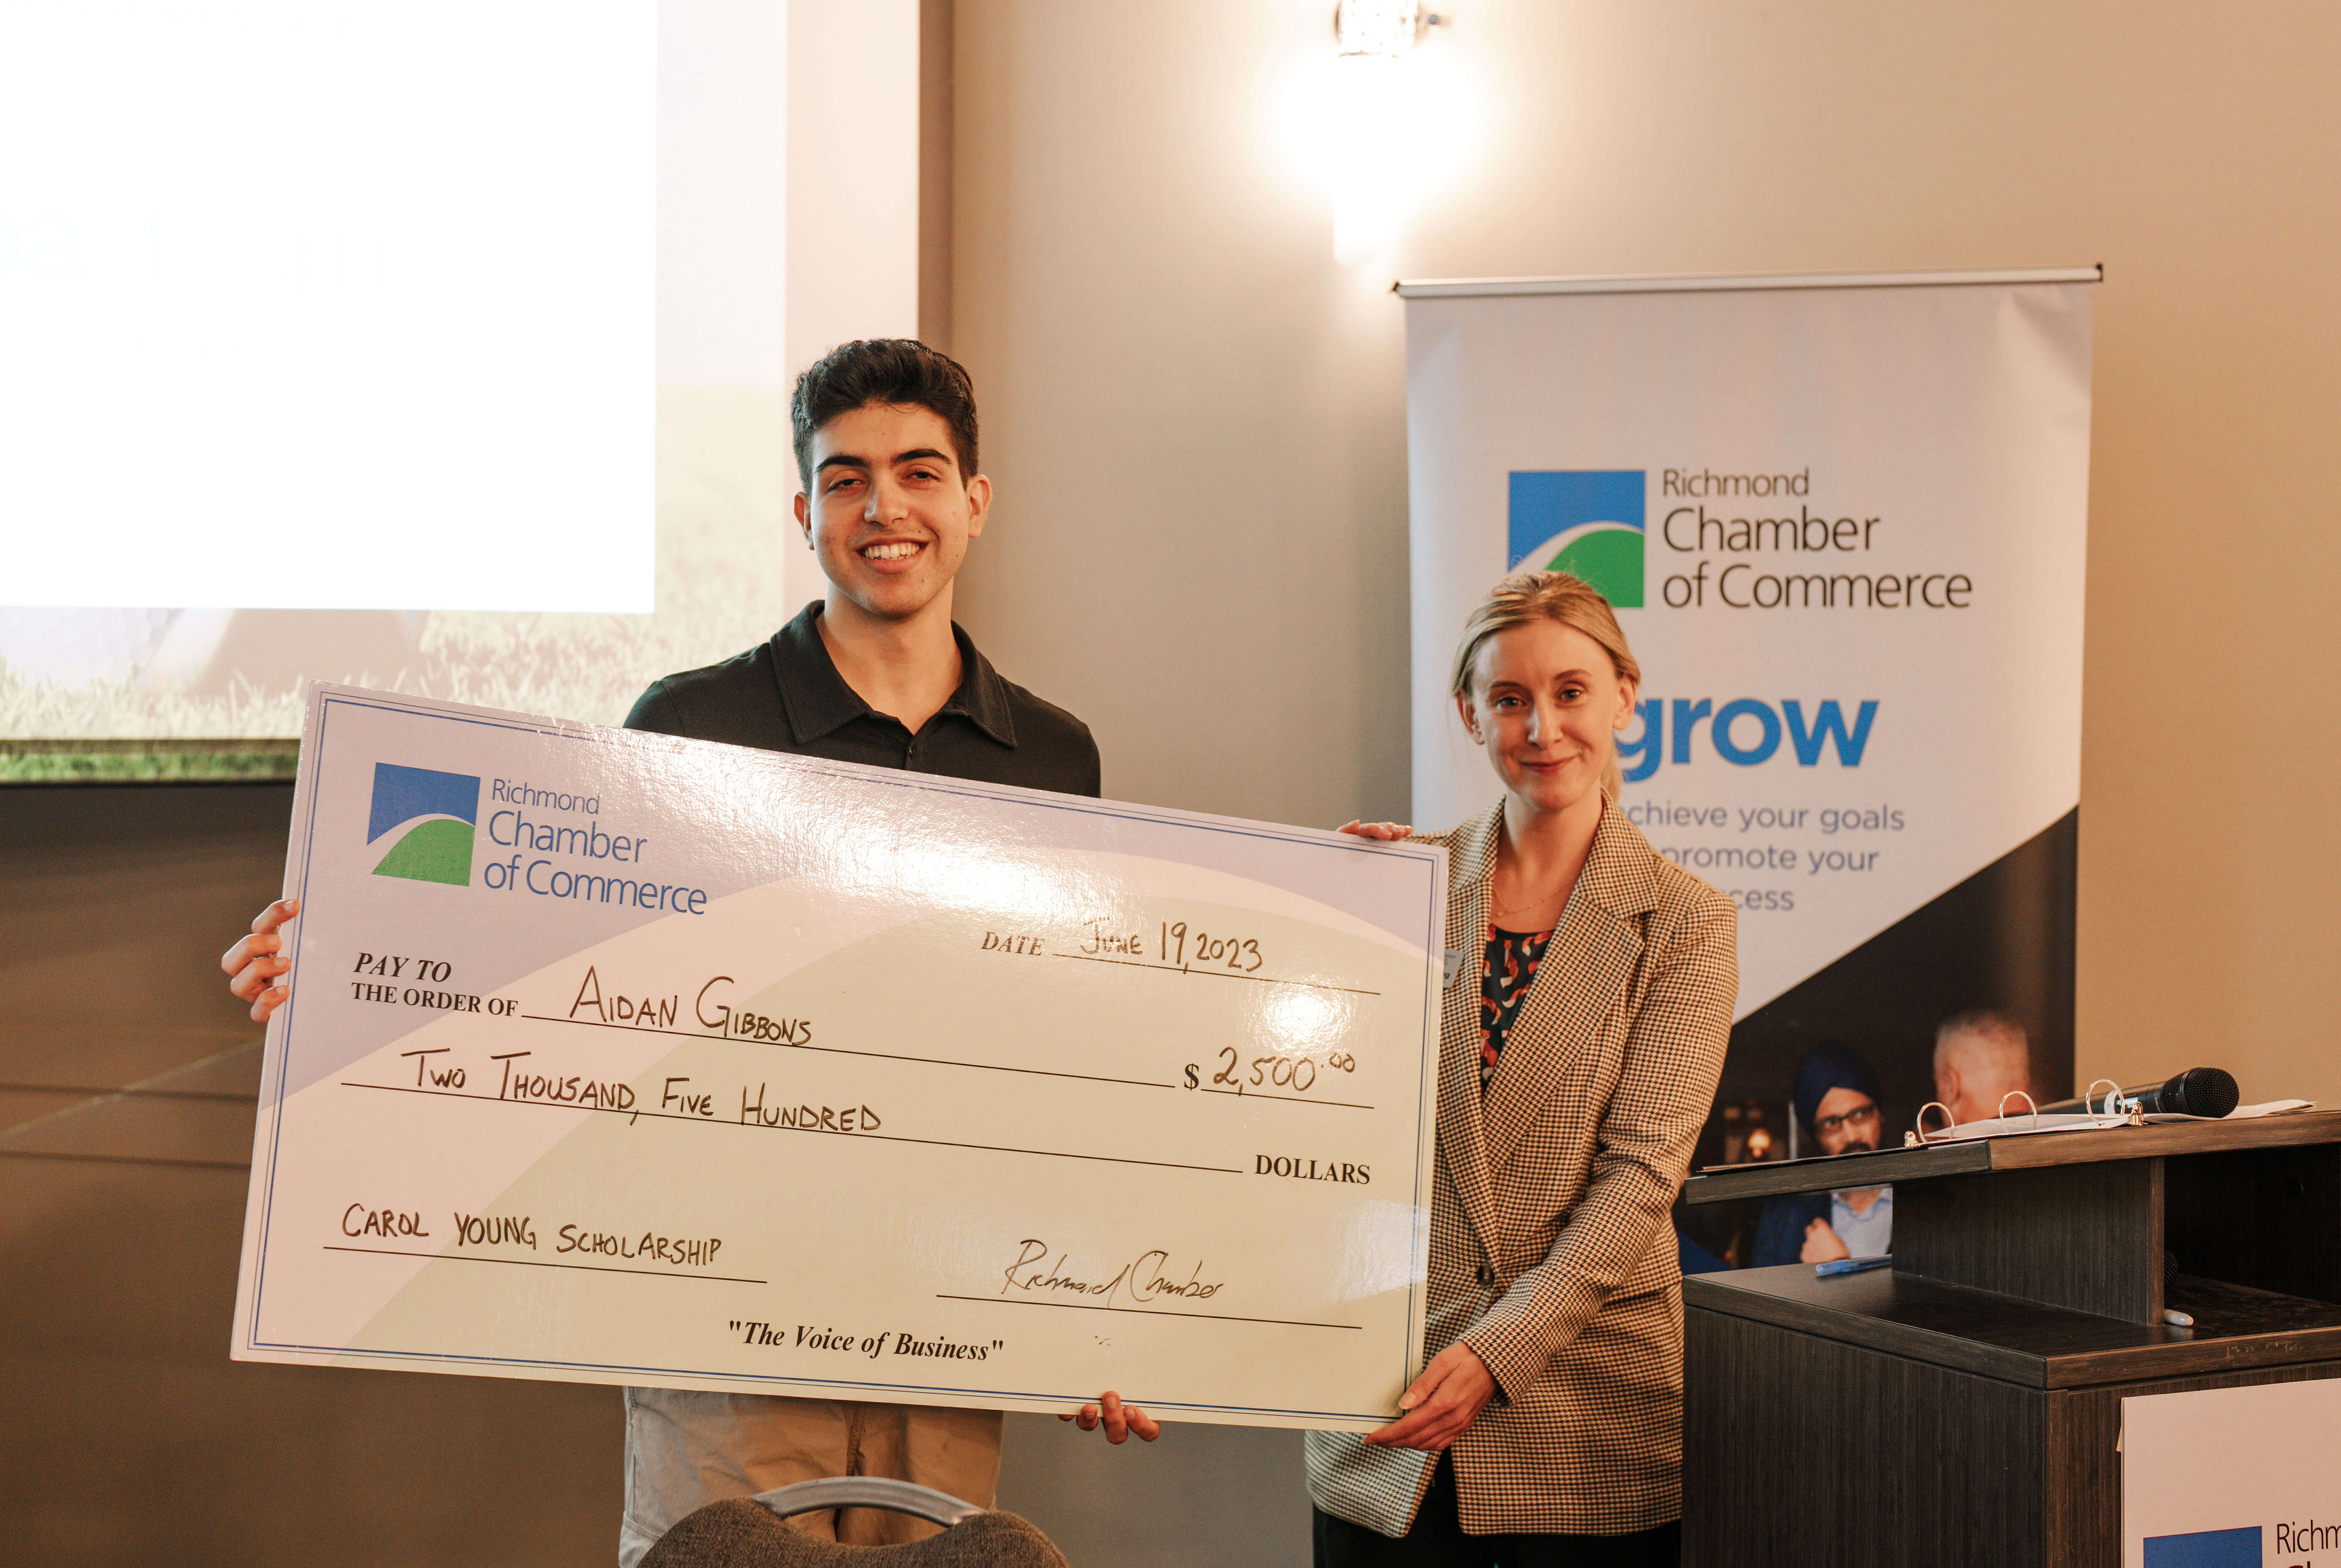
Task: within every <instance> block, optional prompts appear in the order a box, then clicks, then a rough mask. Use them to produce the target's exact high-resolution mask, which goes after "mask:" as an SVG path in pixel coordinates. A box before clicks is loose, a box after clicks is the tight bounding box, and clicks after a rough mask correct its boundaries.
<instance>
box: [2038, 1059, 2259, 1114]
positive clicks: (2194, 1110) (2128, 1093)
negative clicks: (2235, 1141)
mask: <svg viewBox="0 0 2341 1568" xmlns="http://www.w3.org/2000/svg"><path fill="white" fill-rule="evenodd" d="M2121 1098H2122V1100H2123V1101H2124V1102H2127V1101H2130V1100H2136V1101H2137V1108H2138V1109H2139V1110H2141V1111H2144V1112H2145V1113H2146V1114H2147V1116H2167V1115H2174V1114H2175V1115H2177V1116H2226V1114H2227V1113H2228V1112H2229V1111H2232V1110H2234V1109H2235V1108H2236V1106H2237V1104H2239V1103H2240V1102H2241V1101H2242V1099H2243V1095H2242V1094H2241V1093H2240V1092H2239V1091H2238V1090H2237V1089H2236V1079H2235V1076H2234V1075H2233V1074H2231V1073H2227V1072H2224V1071H2222V1070H2221V1069H2219V1068H2217V1067H2189V1068H2187V1070H2186V1071H2185V1072H2183V1073H2181V1074H2179V1075H2178V1076H2177V1077H2175V1078H2172V1079H2171V1080H2170V1081H2169V1082H2167V1083H2161V1084H2141V1085H2139V1086H2138V1087H2137V1088H2134V1089H2123V1090H2122V1091H2121ZM2097 1103H2098V1105H2100V1106H2103V1105H2104V1104H2105V1102H2104V1101H2103V1100H2102V1099H2100V1100H2099V1101H2098V1102H2097ZM2087 1108H2088V1102H2087V1100H2085V1099H2071V1100H2058V1101H2057V1103H2056V1104H2055V1105H2053V1106H2042V1107H2040V1109H2041V1111H2042V1113H2043V1114H2044V1115H2045V1114H2047V1113H2048V1112H2051V1111H2079V1110H2086V1109H2087Z"/></svg>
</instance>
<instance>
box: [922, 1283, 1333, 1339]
mask: <svg viewBox="0 0 2341 1568" xmlns="http://www.w3.org/2000/svg"><path fill="white" fill-rule="evenodd" d="M935 1299H936V1300H937V1301H993V1302H998V1303H999V1304H1000V1305H1002V1306H1053V1307H1055V1308H1057V1309H1058V1310H1059V1311H1060V1312H1142V1313H1145V1314H1147V1315H1150V1316H1153V1317H1208V1318H1210V1320H1211V1321H1212V1322H1214V1323H1274V1324H1280V1325H1283V1326H1284V1327H1286V1328H1346V1329H1350V1330H1352V1331H1354V1330H1356V1329H1359V1328H1361V1327H1363V1326H1364V1325H1361V1324H1355V1323H1310V1322H1307V1321H1305V1320H1304V1319H1301V1318H1297V1317H1234V1316H1230V1315H1229V1314H1227V1313H1224V1312H1174V1311H1172V1310H1171V1309H1170V1308H1169V1307H1167V1306H1091V1305H1089V1304H1088V1303H1087V1302H1081V1301H1019V1300H1018V1299H1017V1298H1016V1297H1014V1296H1012V1295H944V1294H942V1293H941V1291H938V1292H936V1293H935Z"/></svg>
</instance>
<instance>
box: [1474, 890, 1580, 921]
mask: <svg viewBox="0 0 2341 1568" xmlns="http://www.w3.org/2000/svg"><path fill="white" fill-rule="evenodd" d="M1565 897H1567V895H1566V894H1565V893H1549V894H1547V895H1546V896H1545V897H1544V898H1539V899H1538V900H1537V901H1536V902H1535V903H1533V904H1496V901H1495V900H1496V895H1495V890H1494V888H1492V887H1491V888H1489V892H1488V901H1489V903H1490V904H1495V908H1496V913H1497V914H1499V915H1517V914H1519V912H1520V911H1521V910H1522V909H1541V908H1544V907H1545V906H1546V905H1547V904H1558V903H1559V902H1560V900H1561V899H1562V898H1565Z"/></svg>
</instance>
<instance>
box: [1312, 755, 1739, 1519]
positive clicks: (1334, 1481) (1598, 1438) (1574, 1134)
mask: <svg viewBox="0 0 2341 1568" xmlns="http://www.w3.org/2000/svg"><path fill="white" fill-rule="evenodd" d="M1500 823H1501V807H1500V806H1499V807H1498V808H1497V809H1495V810H1492V811H1489V813H1488V814H1487V815H1485V816H1483V817H1480V818H1479V819H1476V820H1474V821H1471V822H1468V823H1466V824H1464V825H1463V826H1462V827H1460V828H1458V829H1455V830H1454V831H1452V832H1451V833H1437V834H1425V835H1421V836H1420V841H1421V842H1425V843H1432V844H1439V843H1443V844H1445V845H1447V846H1448V849H1449V866H1448V878H1449V881H1448V892H1447V945H1448V947H1449V948H1450V949H1456V948H1459V949H1461V950H1463V951H1464V952H1465V953H1467V954H1469V961H1468V962H1466V963H1464V964H1462V965H1461V966H1460V967H1459V969H1458V971H1457V974H1456V978H1455V981H1454V983H1453V984H1452V985H1450V986H1449V987H1447V993H1446V997H1445V1005H1444V1007H1442V1009H1441V1016H1440V1025H1439V1143H1438V1156H1437V1158H1438V1168H1437V1173H1436V1176H1435V1177H1434V1180H1433V1185H1432V1196H1431V1209H1430V1278H1429V1282H1428V1292H1429V1298H1430V1306H1429V1321H1428V1325H1427V1327H1426V1329H1425V1332H1424V1335H1423V1355H1424V1356H1425V1357H1426V1358H1428V1357H1430V1356H1433V1355H1438V1354H1439V1352H1440V1351H1441V1350H1443V1349H1445V1348H1446V1347H1447V1346H1448V1345H1450V1344H1452V1343H1453V1342H1454V1341H1455V1340H1457V1339H1458V1338H1459V1339H1461V1340H1462V1341H1463V1342H1464V1343H1465V1344H1467V1345H1470V1346H1471V1348H1472V1349H1473V1350H1475V1351H1477V1352H1479V1357H1480V1359H1481V1360H1483V1361H1485V1362H1486V1363H1487V1364H1488V1370H1489V1372H1491V1373H1493V1374H1495V1379H1496V1388H1497V1393H1496V1397H1495V1400H1494V1402H1493V1403H1491V1404H1489V1406H1488V1408H1487V1410H1486V1411H1485V1412H1484V1413H1483V1414H1481V1415H1480V1416H1479V1420H1478V1421H1476V1422H1474V1423H1473V1424H1471V1426H1470V1428H1469V1430H1468V1431H1466V1432H1465V1433H1464V1434H1463V1435H1462V1436H1461V1437H1460V1438H1459V1439H1457V1441H1456V1443H1455V1445H1454V1448H1453V1450H1452V1453H1453V1454H1454V1460H1455V1480H1456V1486H1457V1490H1458V1492H1459V1507H1460V1513H1461V1515H1462V1524H1463V1528H1464V1529H1465V1530H1466V1531H1468V1532H1469V1533H1473V1534H1493V1533H1559V1534H1570V1535H1619V1534H1625V1533H1630V1532H1633V1531H1638V1530H1647V1529H1650V1528H1652V1527H1654V1526H1657V1525H1660V1524H1664V1523H1668V1522H1669V1521H1670V1520H1673V1519H1677V1518H1679V1517H1680V1516H1681V1513H1682V1276H1681V1274H1680V1273H1679V1270H1678V1268H1677V1266H1676V1253H1675V1238H1674V1234H1673V1230H1672V1227H1671V1226H1669V1224H1668V1223H1667V1214H1668V1210H1669V1208H1670V1207H1671V1206H1672V1205H1673V1203H1674V1197H1675V1192H1676V1189H1677V1188H1678V1187H1679V1186H1680V1185H1681V1183H1682V1179H1683V1175H1684V1171H1685V1168H1686V1166H1688V1164H1689V1159H1690V1154H1691V1146H1692V1144H1693V1142H1694V1140H1695V1139H1696V1138H1697V1137H1698V1130H1699V1126H1700V1125H1701V1124H1702V1123H1703V1122H1704V1121H1705V1120H1706V1117H1707V1114H1708V1107H1710V1106H1711V1105H1712V1104H1713V1102H1714V1098H1715V1087H1716V1080H1717V1078H1718V1077H1719V1076H1720V1075H1721V1073H1722V1071H1723V1047H1724V1044H1725V1041H1726V1039H1727V1037H1728V1035H1729V1034H1730V1030H1731V1008H1732V1003H1733V1000H1734V998H1735V997H1736V995H1737V993H1738V986H1739V958H1738V910H1737V908H1735V907H1734V906H1733V904H1732V902H1731V900H1730V899H1729V898H1727V897H1725V896H1724V895H1723V894H1721V893H1718V892H1717V891H1716V890H1715V889H1714V888H1710V887H1708V885H1707V884H1706V883H1705V882H1702V881H1700V880H1699V879H1698V878H1697V877H1694V876H1692V875H1691V874H1690V873H1689V872H1688V871H1686V870H1684V869H1682V868H1680V867H1679V866H1677V865H1675V864H1674V863H1673V862H1672V861H1669V860H1668V859H1666V858H1664V857H1662V856H1660V855H1659V853H1658V852H1657V851H1656V850H1654V849H1651V848H1650V845H1649V840H1648V839H1644V838H1643V837H1642V835H1641V833H1640V831H1639V829H1636V828H1635V827H1634V825H1633V824H1632V823H1630V822H1629V821H1627V820H1626V818H1625V815H1624V814H1623V813H1622V812H1620V811H1619V809H1618V807H1617V805H1616V803H1615V802H1610V803H1608V804H1607V805H1606V806H1605V807H1604V809H1603V810H1602V813H1601V826H1600V827H1599V829H1597V830H1596V832H1595V834H1594V839H1593V847H1592V849H1591V851H1590V852H1589V854H1588V855H1587V857H1586V861H1585V869H1584V870H1583V872H1582V873H1580V874H1579V878H1578V882H1577V888H1576V892H1575V893H1574V894H1573V895H1572V897H1571V898H1570V899H1569V907H1568V909H1567V912H1566V914H1565V915H1564V916H1563V918H1562V920H1561V925H1560V928H1559V931H1558V932H1556V933H1555V934H1554V937H1553V939H1552V944H1551V946H1550V947H1549V948H1547V949H1546V950H1545V955H1544V959H1543V962H1542V963H1541V964H1540V965H1539V967H1538V969H1537V973H1536V978H1535V979H1534V980H1533V981H1531V982H1530V984H1529V991H1528V995H1527V996H1526V997H1523V998H1522V1000H1521V1002H1520V1008H1519V1013H1518V1014H1517V1015H1516V1016H1515V1017H1514V1019H1513V1022H1512V1027H1511V1032H1510V1035H1509V1038H1508V1040H1507V1042H1506V1044H1505V1046H1504V1053H1503V1057H1502V1059H1501V1061H1500V1062H1499V1064H1498V1066H1497V1068H1496V1076H1495V1078H1494V1080H1493V1081H1492V1082H1491V1083H1490V1084H1489V1087H1488V1092H1487V1096H1486V1097H1485V1099H1484V1100H1483V1099H1482V1098H1481V1097H1480V1092H1479V977H1480V972H1481V968H1482V967H1483V964H1484V958H1483V957H1482V955H1483V954H1484V951H1485V945H1486V941H1487V934H1488V925H1489V918H1488V911H1489V894H1488V885H1489V878H1490V877H1492V876H1493V874H1494V872H1495V868H1496V843H1497V838H1498V835H1499V831H1500ZM1436 1457H1437V1456H1436V1455H1434V1454H1422V1453H1417V1452H1413V1451H1410V1450H1405V1449H1385V1448H1373V1447H1369V1446H1368V1445H1367V1444H1365V1443H1364V1442H1362V1441H1361V1440H1360V1438H1358V1437H1357V1436H1355V1435H1353V1434H1348V1433H1331V1432H1312V1433H1310V1434H1309V1492H1310V1496H1311V1497H1312V1498H1314V1499H1315V1500H1316V1503H1317V1505H1318V1506H1319V1507H1320V1508H1322V1509H1323V1510H1325V1512H1327V1513H1332V1514H1336V1515H1338V1516H1340V1518H1343V1519H1348V1520H1350V1521H1351V1522H1353V1523H1359V1524H1363V1525H1366V1526H1368V1527H1369V1528H1370V1529H1374V1530H1378V1531H1380V1532H1381V1533H1383V1534H1385V1535H1393V1536H1395V1535H1403V1534H1404V1533H1406V1532H1407V1530H1408V1528H1409V1527H1410V1525H1411V1524H1412V1523H1413V1520H1414V1513H1415V1510H1416V1509H1417V1508H1418V1507H1419V1506H1420V1504H1421V1502H1422V1495H1423V1493H1424V1492H1425V1491H1426V1490H1427V1489H1428V1488H1429V1486H1430V1472H1431V1465H1432V1463H1433V1461H1434V1460H1435V1459H1436Z"/></svg>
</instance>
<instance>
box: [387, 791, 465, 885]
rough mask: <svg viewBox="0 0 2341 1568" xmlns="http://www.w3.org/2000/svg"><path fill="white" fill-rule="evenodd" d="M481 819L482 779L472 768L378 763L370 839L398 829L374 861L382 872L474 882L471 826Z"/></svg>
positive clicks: (423, 879) (420, 878)
mask: <svg viewBox="0 0 2341 1568" xmlns="http://www.w3.org/2000/svg"><path fill="white" fill-rule="evenodd" d="M479 820H480V781H479V779H476V778H473V776H472V775H471V774H469V773H442V772H439V771H437V770H436V769H430V768H402V767H400V766H399V765H398V764H397V763H395V762H377V763H375V764H374V812H373V815H372V816H371V817H369V818H368V819H367V821H366V842H367V843H369V844H372V843H375V842H377V841H378V840H380V839H383V838H384V836H385V835H391V834H395V835H396V837H395V838H394V839H392V841H391V846H390V849H389V850H388V852H386V853H385V854H384V856H383V858H381V859H380V860H378V861H376V862H375V864H374V875H375V876H377V877H404V878H409V879H410V880H413V881H416V882H453V884H454V885H455V886H457V887H459V888H467V887H469V886H471V882H472V830H473V828H475V827H476V826H478V824H479Z"/></svg>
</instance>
